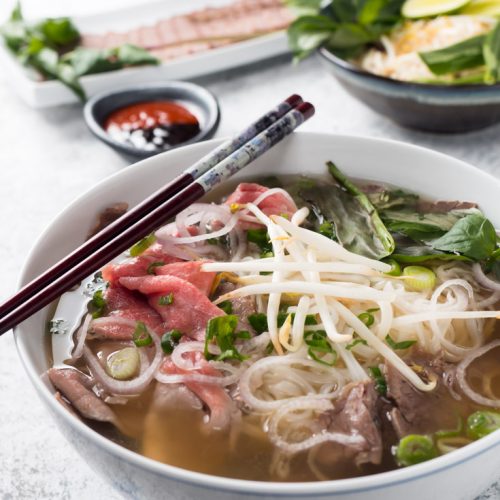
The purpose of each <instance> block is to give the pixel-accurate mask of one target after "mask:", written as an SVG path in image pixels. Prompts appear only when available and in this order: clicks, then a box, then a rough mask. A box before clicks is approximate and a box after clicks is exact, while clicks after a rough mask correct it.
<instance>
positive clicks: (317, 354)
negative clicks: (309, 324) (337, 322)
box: [304, 330, 337, 366]
mask: <svg viewBox="0 0 500 500" xmlns="http://www.w3.org/2000/svg"><path fill="white" fill-rule="evenodd" d="M304 342H305V344H306V345H307V346H308V349H307V354H309V356H310V357H311V358H312V359H314V361H317V362H318V363H321V364H322V365H326V366H334V365H335V364H336V363H337V351H336V350H335V349H334V348H333V347H332V345H331V344H330V342H328V337H327V335H326V332H325V331H324V330H314V331H310V332H305V333H304Z"/></svg>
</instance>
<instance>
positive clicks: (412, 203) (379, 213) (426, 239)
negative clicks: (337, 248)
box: [291, 162, 500, 271]
mask: <svg viewBox="0 0 500 500" xmlns="http://www.w3.org/2000/svg"><path fill="white" fill-rule="evenodd" d="M327 167H328V170H329V172H330V174H331V176H332V179H333V181H334V183H333V184H332V183H325V182H320V181H317V180H314V179H307V180H306V181H305V180H304V179H302V180H301V181H300V182H299V183H298V187H296V188H294V189H291V192H292V193H293V194H294V197H295V198H296V200H297V203H298V205H299V206H300V205H304V204H305V205H306V206H308V207H309V209H310V210H311V215H310V218H309V223H310V224H311V227H312V229H314V230H315V231H317V232H319V233H321V234H323V235H325V236H327V237H329V238H331V239H333V240H335V241H338V242H339V243H340V244H342V246H344V247H345V248H346V249H347V250H349V251H351V252H354V253H357V254H359V255H363V256H366V257H369V258H372V259H384V258H387V257H391V258H392V259H394V260H396V261H397V262H400V263H404V264H411V263H421V262H427V261H433V260H463V261H469V262H472V261H474V262H481V263H482V264H483V266H484V267H485V268H486V270H487V271H491V270H494V269H495V268H496V262H497V258H500V248H499V247H498V241H497V234H496V231H495V228H494V227H493V224H492V223H491V222H490V221H489V220H488V219H487V218H486V217H485V216H484V215H483V213H482V212H481V210H479V208H477V206H476V205H475V204H473V203H468V202H458V201H452V202H435V203H433V202H429V201H425V200H421V199H420V197H419V196H417V195H415V194H413V193H407V192H405V191H402V190H400V189H390V188H386V187H383V186H379V185H367V186H364V187H363V188H361V187H358V186H357V185H355V184H354V183H352V182H351V181H350V180H349V179H347V177H346V176H345V175H344V174H343V173H342V172H341V171H340V170H339V169H338V168H337V167H336V166H335V165H334V164H333V163H331V162H328V163H327ZM498 267H499V269H500V265H499V266H498Z"/></svg>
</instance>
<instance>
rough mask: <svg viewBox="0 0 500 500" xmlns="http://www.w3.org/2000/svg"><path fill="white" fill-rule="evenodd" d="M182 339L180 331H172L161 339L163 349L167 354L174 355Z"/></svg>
mask: <svg viewBox="0 0 500 500" xmlns="http://www.w3.org/2000/svg"><path fill="white" fill-rule="evenodd" d="M181 338H182V332H180V331H179V330H175V329H174V330H170V331H169V332H166V333H164V334H163V335H162V337H161V348H162V351H163V352H164V353H165V354H172V352H173V350H174V349H175V348H176V346H177V345H178V344H179V341H180V340H181Z"/></svg>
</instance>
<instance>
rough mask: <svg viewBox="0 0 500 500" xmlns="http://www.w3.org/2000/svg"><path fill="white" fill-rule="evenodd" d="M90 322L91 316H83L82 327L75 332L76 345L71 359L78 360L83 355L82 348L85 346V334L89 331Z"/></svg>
mask: <svg viewBox="0 0 500 500" xmlns="http://www.w3.org/2000/svg"><path fill="white" fill-rule="evenodd" d="M91 321H92V316H91V315H90V314H87V315H86V316H85V320H84V321H83V325H82V326H81V327H80V328H79V329H78V330H77V332H76V336H75V338H76V345H75V350H74V351H73V354H72V357H73V359H78V358H80V357H81V356H82V354H83V346H84V345H85V340H86V338H87V333H88V330H89V325H90V322H91Z"/></svg>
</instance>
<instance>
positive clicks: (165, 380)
mask: <svg viewBox="0 0 500 500" xmlns="http://www.w3.org/2000/svg"><path fill="white" fill-rule="evenodd" d="M240 375H241V374H240V372H237V373H232V374H231V375H227V376H224V377H216V376H213V375H203V374H201V373H192V374H172V375H168V374H166V373H161V372H158V373H157V374H156V375H155V378H156V380H157V381H158V382H160V383H161V384H187V383H189V382H194V383H198V384H211V385H220V386H223V387H225V386H228V385H232V384H234V383H236V382H237V381H238V379H239V378H240Z"/></svg>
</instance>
